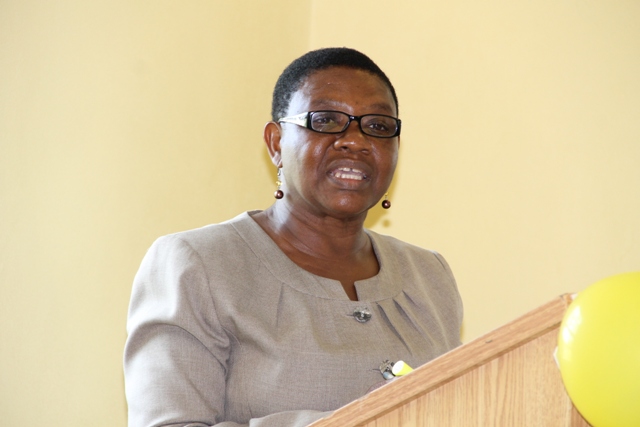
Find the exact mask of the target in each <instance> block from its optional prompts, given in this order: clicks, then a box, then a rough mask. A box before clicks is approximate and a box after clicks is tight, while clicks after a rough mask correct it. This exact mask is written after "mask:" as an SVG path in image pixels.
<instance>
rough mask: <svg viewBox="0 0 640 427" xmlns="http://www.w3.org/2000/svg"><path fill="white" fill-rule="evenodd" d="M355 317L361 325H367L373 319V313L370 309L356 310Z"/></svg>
mask: <svg viewBox="0 0 640 427" xmlns="http://www.w3.org/2000/svg"><path fill="white" fill-rule="evenodd" d="M353 317H354V318H355V319H356V320H357V321H358V322H360V323H366V322H368V321H369V319H371V312H370V311H369V309H368V308H366V307H365V308H356V309H355V311H354V312H353Z"/></svg>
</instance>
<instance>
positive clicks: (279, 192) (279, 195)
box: [273, 168, 284, 200]
mask: <svg viewBox="0 0 640 427" xmlns="http://www.w3.org/2000/svg"><path fill="white" fill-rule="evenodd" d="M281 176H282V168H278V179H277V180H276V185H277V186H278V189H277V190H276V192H275V193H273V197H275V198H276V199H278V200H280V199H282V198H283V197H284V192H283V191H282V190H281V189H280V187H281V186H282V181H280V177H281Z"/></svg>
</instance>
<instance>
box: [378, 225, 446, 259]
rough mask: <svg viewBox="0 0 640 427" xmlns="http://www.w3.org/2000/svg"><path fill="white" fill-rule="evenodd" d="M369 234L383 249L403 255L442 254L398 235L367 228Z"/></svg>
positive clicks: (437, 256) (433, 256) (437, 255)
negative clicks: (394, 235) (401, 238)
mask: <svg viewBox="0 0 640 427" xmlns="http://www.w3.org/2000/svg"><path fill="white" fill-rule="evenodd" d="M367 234H369V236H370V237H371V239H372V240H373V242H374V244H375V245H376V246H377V247H378V248H379V249H382V250H385V251H387V252H390V253H398V254H402V256H407V255H415V256H419V257H428V258H434V259H436V258H439V257H440V254H439V253H438V252H437V251H435V250H433V249H427V248H423V247H420V246H418V245H415V244H412V243H408V242H405V241H404V240H400V239H398V238H397V237H393V236H388V235H386V234H380V233H377V232H375V231H373V230H367Z"/></svg>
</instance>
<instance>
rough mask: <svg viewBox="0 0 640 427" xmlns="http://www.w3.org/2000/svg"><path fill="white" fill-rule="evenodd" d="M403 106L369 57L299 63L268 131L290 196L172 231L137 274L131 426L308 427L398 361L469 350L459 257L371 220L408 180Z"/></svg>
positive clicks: (279, 92) (329, 56) (277, 94)
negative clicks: (375, 226)
mask: <svg viewBox="0 0 640 427" xmlns="http://www.w3.org/2000/svg"><path fill="white" fill-rule="evenodd" d="M397 115H398V103H397V98H396V95H395V91H394V89H393V86H392V85H391V82H390V81H389V79H388V78H387V77H386V76H385V74H384V73H383V72H382V71H381V70H380V69H379V68H378V67H377V66H376V65H375V64H374V63H373V62H372V61H371V60H370V59H369V58H368V57H366V56H365V55H363V54H361V53H360V52H357V51H354V50H352V49H346V48H331V49H321V50H317V51H312V52H309V53H307V54H306V55H304V56H302V57H301V58H299V59H297V60H296V61H294V62H293V63H292V64H291V65H289V67H287V69H285V71H284V72H283V74H282V75H281V76H280V78H279V80H278V83H277V84H276V88H275V90H274V96H273V108H272V116H273V120H272V121H271V122H269V123H267V125H266V126H265V130H264V139H265V142H266V144H267V148H268V150H269V154H270V156H271V159H272V161H273V163H274V164H275V165H276V167H277V168H278V175H279V182H280V186H279V188H278V191H277V192H276V198H277V200H276V201H275V203H274V204H273V205H272V206H271V207H269V208H268V209H266V210H264V211H254V212H246V213H243V214H241V215H239V216H238V217H236V218H234V219H231V220H229V221H227V222H224V223H222V224H216V225H210V226H207V227H204V228H201V229H197V230H192V231H187V232H183V233H178V234H174V235H170V236H165V237H163V238H161V239H159V240H158V241H156V242H155V243H154V244H153V246H152V247H151V249H150V250H149V252H148V253H147V255H146V256H145V259H144V260H143V262H142V265H141V267H140V271H139V272H138V274H137V275H136V279H135V282H134V288H133V293H132V298H131V306H130V311H129V320H128V331H129V337H128V340H127V345H126V349H125V379H126V392H127V400H128V404H129V426H130V427H142V426H145V427H146V426H160V425H162V426H167V425H170V426H186V425H188V426H210V425H216V426H218V427H232V426H238V425H250V426H261V427H270V426H277V427H286V426H304V425H307V424H309V423H311V422H313V421H315V420H316V419H319V418H321V417H322V416H324V415H326V414H327V413H328V412H329V411H332V410H335V409H337V408H339V407H340V406H343V405H345V404H346V403H348V402H350V401H352V400H354V399H356V398H358V397H361V396H362V395H364V394H366V393H367V391H368V390H370V389H371V388H372V387H373V386H375V385H376V384H378V383H380V382H381V381H384V378H383V376H382V374H381V370H380V366H381V364H383V362H384V361H385V360H390V361H396V360H404V361H405V362H407V363H408V364H409V365H411V366H419V365H422V364H423V363H425V362H427V361H429V360H430V359H433V358H434V357H436V356H439V355H441V354H442V353H444V352H446V351H448V350H450V349H452V348H454V347H455V346H457V345H459V344H460V341H459V330H460V325H461V319H462V304H461V301H460V297H459V295H458V291H457V288H456V284H455V281H454V279H453V276H452V274H451V271H450V270H449V267H448V266H447V264H446V262H445V261H444V259H443V258H442V257H441V256H440V255H438V254H437V253H435V252H432V251H427V250H424V249H420V248H417V247H415V246H412V245H409V244H406V243H403V242H400V241H398V240H396V239H393V238H391V237H388V236H382V235H379V234H377V233H374V232H372V231H369V230H365V229H364V226H363V225H364V220H365V218H366V216H367V212H368V210H369V209H370V208H371V207H372V206H374V205H375V204H376V203H378V201H379V200H380V199H381V198H382V197H383V195H384V194H385V193H386V191H387V189H388V188H389V184H390V183H391V179H392V178H393V173H394V170H395V167H396V162H397V158H398V147H399V142H400V141H399V134H400V121H399V120H398V119H397ZM385 201H386V198H385ZM385 204H386V205H387V206H388V202H387V203H385Z"/></svg>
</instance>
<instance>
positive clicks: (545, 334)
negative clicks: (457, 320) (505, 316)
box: [312, 295, 589, 427]
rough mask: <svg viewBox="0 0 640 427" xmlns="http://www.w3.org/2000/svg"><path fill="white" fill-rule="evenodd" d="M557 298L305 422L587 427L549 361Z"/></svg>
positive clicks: (560, 310) (560, 302) (332, 426)
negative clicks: (338, 407) (330, 411)
mask: <svg viewBox="0 0 640 427" xmlns="http://www.w3.org/2000/svg"><path fill="white" fill-rule="evenodd" d="M571 301H572V298H571V296H570V295H563V296H561V297H559V298H557V299H555V300H553V301H551V302H549V303H547V304H545V305H543V306H541V307H539V308H538V309H536V310H534V311H532V312H530V313H528V314H526V315H524V316H522V317H521V318H519V319H516V320H515V321H513V322H511V323H508V324H506V325H504V326H502V327H501V328H498V329H496V330H494V331H493V332H490V333H488V334H487V335H484V336H482V337H480V338H478V339H476V340H474V341H472V342H470V343H468V344H465V345H463V346H461V347H458V348H456V349H454V350H452V351H450V352H449V353H447V354H444V355H442V356H440V357H439V358H437V359H434V360H432V361H431V362H429V363H427V364H425V365H423V366H421V367H419V368H418V369H416V370H414V371H413V372H411V373H410V374H408V375H405V376H403V377H399V378H397V379H395V380H394V381H392V382H391V383H389V384H387V385H385V386H383V387H381V388H379V389H377V390H374V391H373V392H371V393H369V394H367V395H366V396H364V397H362V398H360V399H358V400H356V401H354V402H351V403H350V404H348V405H346V406H344V407H342V408H340V409H338V410H337V411H335V412H333V413H332V414H331V415H330V416H328V417H325V418H322V419H320V420H318V421H316V422H315V423H313V424H312V427H355V426H362V427H398V426H403V427H405V426H410V427H467V426H473V427H528V426H530V427H564V426H572V427H589V424H588V423H587V422H586V421H585V420H584V418H582V416H580V414H579V413H578V411H577V410H576V409H575V407H574V406H573V404H572V403H571V400H570V398H569V396H568V395H567V393H566V391H565V388H564V385H563V384H562V378H561V377H560V370H559V369H558V366H557V364H556V362H555V359H554V351H555V349H556V345H557V340H558V330H559V328H560V323H561V322H562V318H563V316H564V313H565V311H566V309H567V307H568V305H569V304H570V303H571Z"/></svg>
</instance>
